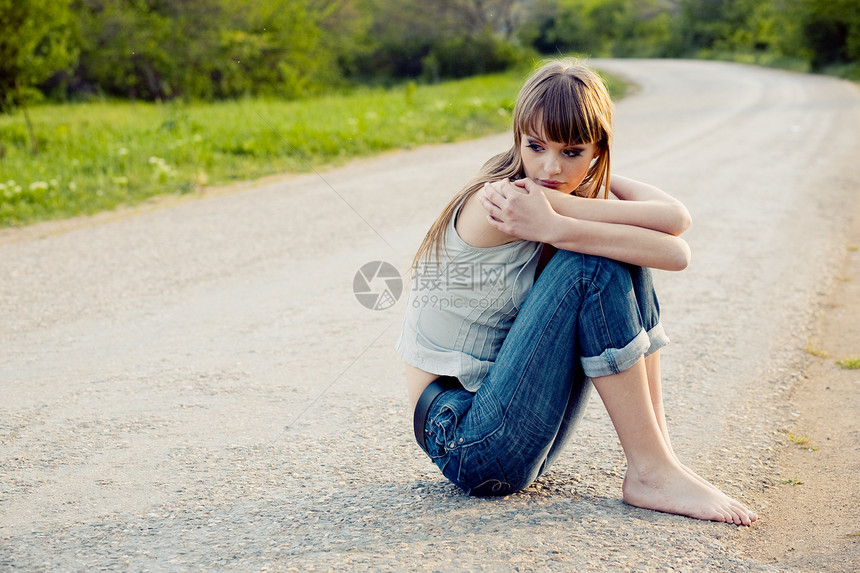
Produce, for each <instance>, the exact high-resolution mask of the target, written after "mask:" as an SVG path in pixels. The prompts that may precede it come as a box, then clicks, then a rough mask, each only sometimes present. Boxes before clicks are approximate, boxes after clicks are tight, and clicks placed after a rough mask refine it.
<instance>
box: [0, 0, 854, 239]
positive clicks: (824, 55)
mask: <svg viewBox="0 0 860 573" xmlns="http://www.w3.org/2000/svg"><path fill="white" fill-rule="evenodd" d="M0 31H2V33H0V227H3V226H10V225H22V224H27V223H29V222H32V221H36V220H41V219H48V218H57V217H65V216H70V215H75V214H79V213H92V212H96V211H99V210H103V209H109V208H112V207H114V206H116V205H118V204H122V203H135V202H138V201H140V200H142V199H144V198H146V197H150V196H152V195H155V194H160V193H173V192H189V191H192V190H194V189H197V188H200V187H203V186H206V185H217V184H221V183H224V182H229V181H233V180H241V179H248V178H254V177H258V176H261V175H266V174H271V173H277V172H284V171H300V170H306V169H308V168H309V167H310V166H319V165H322V164H330V163H337V162H339V161H343V160H345V159H348V158H351V157H356V156H361V155H367V154H371V153H376V152H379V151H383V150H386V149H391V148H394V147H409V146H414V145H420V144H423V143H431V142H442V141H452V140H456V139H462V138H467V137H475V136H478V135H482V134H485V133H489V132H493V131H498V130H501V129H504V128H505V127H506V126H507V125H508V119H509V118H508V117H507V114H508V113H509V111H510V107H511V98H512V97H514V95H515V93H516V90H517V88H518V87H519V84H520V81H521V78H522V76H523V74H524V72H525V70H527V69H528V68H529V66H531V65H532V64H533V63H534V62H535V61H536V60H539V59H540V58H541V57H543V56H544V55H550V56H554V55H558V54H571V53H576V54H583V55H590V56H613V57H699V58H721V59H733V60H736V61H742V62H749V63H756V64H763V65H773V66H780V67H786V68H790V69H795V70H799V71H813V72H826V73H835V74H838V75H842V76H844V77H849V78H854V79H857V78H860V9H858V0H445V1H440V2H426V1H424V0H278V1H274V0H257V1H255V2H245V1H244V0H0ZM462 78H474V79H472V80H467V81H455V82H453V83H452V82H451V80H460V79H462Z"/></svg>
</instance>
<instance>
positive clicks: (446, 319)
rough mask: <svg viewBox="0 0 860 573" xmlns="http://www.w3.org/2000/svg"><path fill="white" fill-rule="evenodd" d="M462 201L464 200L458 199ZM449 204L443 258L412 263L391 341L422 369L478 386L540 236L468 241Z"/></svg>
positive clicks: (520, 295) (526, 282)
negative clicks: (398, 328) (489, 243)
mask: <svg viewBox="0 0 860 573" xmlns="http://www.w3.org/2000/svg"><path fill="white" fill-rule="evenodd" d="M461 206H462V203H461ZM459 212H460V207H457V210H456V211H455V212H454V216H453V217H452V218H451V224H450V225H449V226H448V232H447V233H446V237H445V245H444V248H443V249H442V251H441V254H440V256H441V257H442V259H441V260H439V261H436V260H435V258H434V257H432V256H431V258H430V260H429V262H427V263H424V264H422V265H420V266H419V267H418V268H416V269H413V277H412V287H411V290H410V292H409V299H408V308H407V310H406V319H405V320H404V323H403V331H402V332H401V334H400V338H399V340H398V341H397V345H396V347H395V349H396V351H397V353H398V354H399V355H400V356H401V357H402V358H403V359H404V360H405V361H406V362H407V363H409V364H411V365H412V366H415V367H416V368H420V369H421V370H424V371H425V372H430V373H432V374H438V375H440V376H441V375H448V376H456V377H457V378H458V379H459V380H460V383H461V384H462V385H463V387H464V388H466V389H467V390H469V391H472V392H474V391H476V390H477V389H478V387H480V385H481V382H483V380H484V378H485V377H486V376H487V374H488V373H489V371H490V367H492V365H493V363H494V362H495V360H496V356H497V355H498V353H499V349H500V348H501V347H502V342H503V341H504V340H505V337H506V336H507V334H508V331H509V330H510V328H511V325H512V324H513V322H514V318H516V315H517V312H518V311H519V309H520V305H521V304H522V303H523V301H525V299H526V297H527V296H528V293H529V291H530V290H531V287H532V285H533V284H534V276H535V270H536V269H537V264H538V260H539V259H540V251H541V244H540V243H536V242H534V241H514V242H512V243H506V244H504V245H500V246H497V247H488V248H479V247H472V246H470V245H468V244H467V243H466V242H465V241H463V240H462V239H461V238H460V236H459V235H458V234H457V230H456V228H455V222H456V220H457V215H458V214H459Z"/></svg>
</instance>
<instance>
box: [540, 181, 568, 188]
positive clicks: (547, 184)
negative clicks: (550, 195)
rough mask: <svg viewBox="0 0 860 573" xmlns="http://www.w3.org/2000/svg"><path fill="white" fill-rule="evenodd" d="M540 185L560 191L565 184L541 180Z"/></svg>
mask: <svg viewBox="0 0 860 573" xmlns="http://www.w3.org/2000/svg"><path fill="white" fill-rule="evenodd" d="M540 184H541V185H543V186H544V187H549V188H550V189H558V188H559V187H561V186H562V185H564V182H562V181H556V180H555V179H541V180H540Z"/></svg>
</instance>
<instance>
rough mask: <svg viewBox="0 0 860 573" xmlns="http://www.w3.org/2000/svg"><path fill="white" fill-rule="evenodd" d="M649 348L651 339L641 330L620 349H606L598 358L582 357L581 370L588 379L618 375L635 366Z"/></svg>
mask: <svg viewBox="0 0 860 573" xmlns="http://www.w3.org/2000/svg"><path fill="white" fill-rule="evenodd" d="M655 328H656V327H655ZM652 330H653V329H652ZM664 336H665V334H664ZM651 347H652V343H651V339H650V338H648V333H647V332H645V329H644V328H643V329H641V330H640V331H639V334H637V335H636V337H635V338H633V340H631V341H630V342H629V343H627V345H625V346H624V347H622V348H607V349H606V350H604V351H603V352H602V353H600V355H599V356H583V357H582V358H581V360H582V370H583V371H584V372H585V375H586V376H588V377H589V378H599V377H601V376H609V375H611V374H618V373H619V372H624V371H625V370H627V369H628V368H630V367H631V366H633V365H634V364H636V363H637V362H638V361H639V359H640V358H642V357H643V356H644V355H645V353H646V352H648V351H649V350H650V349H651Z"/></svg>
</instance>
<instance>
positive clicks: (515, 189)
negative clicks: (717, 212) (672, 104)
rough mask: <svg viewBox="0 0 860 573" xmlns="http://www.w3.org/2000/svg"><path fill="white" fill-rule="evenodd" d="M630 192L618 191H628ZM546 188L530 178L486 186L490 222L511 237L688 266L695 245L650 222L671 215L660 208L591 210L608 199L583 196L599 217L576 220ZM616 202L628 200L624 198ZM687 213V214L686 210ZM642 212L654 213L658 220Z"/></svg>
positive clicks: (483, 198)
mask: <svg viewBox="0 0 860 573" xmlns="http://www.w3.org/2000/svg"><path fill="white" fill-rule="evenodd" d="M653 189H656V188H653ZM627 190H628V189H626V188H625V189H622V190H620V191H619V192H620V193H622V194H623V193H624V192H625V191H627ZM545 191H548V190H546V189H545V188H544V187H541V186H540V185H537V184H535V183H533V182H531V181H528V182H526V183H525V184H523V183H522V182H516V183H507V182H501V183H497V184H493V185H488V186H485V188H484V189H483V190H482V191H481V192H479V193H478V198H479V200H480V202H481V205H482V206H483V207H484V210H485V211H486V212H487V221H488V222H489V224H490V226H492V227H493V228H494V229H496V230H497V231H500V232H502V233H505V234H507V235H510V236H512V237H517V238H520V239H526V240H531V241H540V242H543V243H549V244H551V245H553V246H555V247H557V248H559V249H565V250H568V251H576V252H579V253H584V254H588V255H597V256H602V257H607V258H610V259H615V260H617V261H622V262H626V263H631V264H635V265H639V266H645V267H652V268H657V269H664V270H682V269H684V268H686V267H687V265H688V264H689V261H690V248H689V246H688V245H687V243H686V242H685V241H684V240H682V239H680V238H678V237H677V236H676V235H674V234H672V233H669V232H665V231H661V230H658V229H653V228H648V227H647V226H646V224H649V223H654V226H661V225H663V224H665V223H666V222H667V221H670V219H672V217H670V216H667V215H665V214H663V212H662V211H661V210H660V209H658V208H657V209H653V210H652V209H645V210H639V211H633V212H632V213H633V214H631V211H629V210H622V211H618V210H608V209H604V210H600V208H598V210H588V209H589V208H590V205H589V204H590V203H603V204H606V203H609V202H608V201H602V200H599V199H580V201H582V202H584V203H579V202H577V203H576V204H577V206H579V205H582V206H583V208H584V209H583V210H584V211H587V212H586V216H587V217H588V216H590V217H593V218H595V219H598V220H589V219H587V218H575V217H572V216H567V215H564V214H561V213H558V212H556V210H555V209H554V206H553V205H552V204H551V200H550V199H549V198H548V197H547V195H548V194H550V195H551V193H545ZM660 193H662V192H660ZM612 203H613V204H623V203H624V201H613V202H612ZM565 205H567V206H569V205H573V203H572V202H571V203H566V204H565ZM667 211H668V209H667ZM683 212H684V213H686V209H683ZM607 213H608V215H606V214H607ZM642 213H645V215H646V216H651V217H652V219H653V221H652V220H651V219H647V218H646V216H643V215H642ZM599 215H606V216H605V218H607V219H610V220H609V221H602V220H599V217H598V216H599ZM677 218H678V219H679V220H677V221H674V222H672V226H673V228H676V227H680V226H683V221H682V220H681V219H683V217H677ZM687 218H689V215H687ZM661 222H662V223H661Z"/></svg>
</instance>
